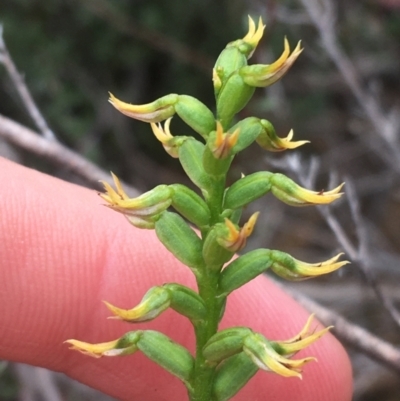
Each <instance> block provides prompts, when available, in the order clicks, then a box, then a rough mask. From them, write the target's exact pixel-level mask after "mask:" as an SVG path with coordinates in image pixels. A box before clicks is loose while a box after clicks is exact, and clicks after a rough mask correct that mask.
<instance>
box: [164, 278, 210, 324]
mask: <svg viewBox="0 0 400 401" xmlns="http://www.w3.org/2000/svg"><path fill="white" fill-rule="evenodd" d="M164 288H166V289H167V290H168V291H169V293H170V303H171V304H170V307H171V308H172V309H173V310H175V311H176V312H178V313H180V314H181V315H183V316H186V317H187V318H189V319H190V320H191V321H192V322H194V323H195V322H197V321H202V320H204V319H206V318H207V308H206V306H205V304H204V301H203V299H202V298H201V297H200V296H199V295H198V294H197V292H195V291H193V290H191V289H190V288H188V287H185V286H183V285H180V284H175V283H172V284H165V285H164Z"/></svg>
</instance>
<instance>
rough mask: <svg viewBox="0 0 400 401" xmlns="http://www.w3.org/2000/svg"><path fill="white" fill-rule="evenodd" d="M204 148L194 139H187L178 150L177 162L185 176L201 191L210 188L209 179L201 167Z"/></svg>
mask: <svg viewBox="0 0 400 401" xmlns="http://www.w3.org/2000/svg"><path fill="white" fill-rule="evenodd" d="M204 148H205V146H204V145H203V144H202V143H201V142H199V141H197V140H196V139H194V138H188V139H187V140H186V141H185V143H184V144H183V145H182V146H181V147H180V148H179V161H180V162H181V164H182V167H183V169H184V170H185V173H186V174H187V176H188V177H189V178H190V179H191V180H192V181H193V183H194V184H195V185H197V186H198V187H199V188H200V189H201V190H207V188H209V187H210V185H212V184H211V179H210V176H209V175H208V174H207V173H206V171H205V170H204V167H203V153H204Z"/></svg>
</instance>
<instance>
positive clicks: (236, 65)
mask: <svg viewBox="0 0 400 401" xmlns="http://www.w3.org/2000/svg"><path fill="white" fill-rule="evenodd" d="M264 28H265V25H263V23H262V20H261V18H260V19H259V21H258V27H257V29H256V25H255V23H254V21H253V20H252V19H251V18H250V17H249V31H248V33H247V34H246V36H245V37H244V38H243V39H238V40H235V41H234V42H230V43H228V45H227V46H226V48H225V49H224V50H223V51H222V52H221V54H220V55H219V57H218V59H217V61H216V63H215V67H214V70H213V75H214V78H213V81H214V89H215V90H216V95H217V94H218V90H219V88H220V87H221V85H223V84H225V83H226V81H227V79H228V77H229V76H230V75H231V74H232V73H233V72H235V71H237V70H239V69H240V68H241V67H243V66H245V65H247V59H249V58H250V57H251V55H252V54H253V52H254V49H255V48H256V47H257V45H258V42H259V41H260V40H261V38H262V35H263V32H264Z"/></svg>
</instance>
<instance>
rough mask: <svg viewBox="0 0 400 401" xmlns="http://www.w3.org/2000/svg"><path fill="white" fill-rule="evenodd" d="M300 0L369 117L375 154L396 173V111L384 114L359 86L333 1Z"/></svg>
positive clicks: (399, 168) (399, 157)
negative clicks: (340, 37) (375, 141)
mask: <svg viewBox="0 0 400 401" xmlns="http://www.w3.org/2000/svg"><path fill="white" fill-rule="evenodd" d="M300 1H301V3H302V4H303V6H304V8H305V10H306V11H307V12H308V14H309V16H310V19H311V21H312V23H313V24H314V26H315V27H316V28H317V30H318V33H319V35H320V38H321V42H322V45H323V48H324V50H325V51H326V53H327V54H328V55H329V57H330V58H331V60H332V61H333V62H334V63H335V65H336V68H337V69H338V70H339V72H340V73H341V75H342V76H343V79H344V82H345V83H346V85H347V86H348V87H349V88H350V90H351V92H352V94H353V95H354V97H355V98H356V100H357V102H358V104H359V106H360V107H361V109H362V110H363V112H364V115H365V118H366V119H367V120H369V122H370V124H371V125H372V127H373V128H374V131H375V133H376V134H377V137H378V138H380V139H381V140H382V142H383V144H384V149H381V146H374V145H372V147H373V149H374V151H375V153H377V154H378V155H379V156H380V157H381V158H382V159H383V160H385V161H386V163H387V164H388V165H389V166H390V167H391V168H393V169H394V170H395V171H396V172H397V173H400V146H399V142H398V132H399V127H400V119H399V117H398V110H396V109H395V108H393V110H392V112H391V113H384V112H383V110H382V107H381V105H380V104H379V102H377V101H376V99H375V98H374V97H373V96H372V95H371V94H370V93H369V92H368V91H366V90H365V89H364V88H363V87H362V85H361V79H360V76H359V74H358V72H357V70H356V68H355V67H354V65H353V63H352V61H351V60H350V58H349V57H348V56H347V54H346V53H345V52H344V51H343V49H342V48H341V46H340V44H339V43H338V40H337V35H336V31H335V23H336V15H335V4H334V2H333V1H332V0H300ZM393 159H394V160H393Z"/></svg>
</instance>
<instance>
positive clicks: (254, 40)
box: [242, 15, 265, 48]
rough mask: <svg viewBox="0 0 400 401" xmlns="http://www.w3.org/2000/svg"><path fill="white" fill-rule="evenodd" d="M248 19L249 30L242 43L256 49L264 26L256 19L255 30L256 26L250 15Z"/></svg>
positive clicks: (260, 20) (260, 19)
mask: <svg viewBox="0 0 400 401" xmlns="http://www.w3.org/2000/svg"><path fill="white" fill-rule="evenodd" d="M248 19H249V30H248V32H247V34H246V36H245V37H244V38H243V39H242V40H243V42H246V43H248V44H249V45H251V46H252V47H254V48H256V47H257V45H258V43H259V41H260V40H261V38H262V36H263V34H264V28H265V25H264V24H263V21H262V18H261V17H260V18H259V19H258V26H257V29H256V24H255V22H254V20H253V19H252V18H251V17H250V15H249V16H248Z"/></svg>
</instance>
